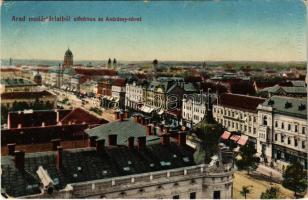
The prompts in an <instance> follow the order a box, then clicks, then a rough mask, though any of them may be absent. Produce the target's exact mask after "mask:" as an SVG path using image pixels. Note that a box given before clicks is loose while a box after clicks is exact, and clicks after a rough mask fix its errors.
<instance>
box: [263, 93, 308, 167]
mask: <svg viewBox="0 0 308 200" xmlns="http://www.w3.org/2000/svg"><path fill="white" fill-rule="evenodd" d="M258 124H259V127H258V135H259V138H260V145H258V152H261V155H262V156H263V157H264V158H265V159H266V160H267V161H268V162H271V161H274V164H275V165H277V167H278V168H280V169H283V168H285V167H286V165H287V164H288V163H290V162H292V161H295V160H297V161H300V162H301V163H302V164H303V165H304V166H305V168H307V99H306V98H304V99H296V98H291V97H282V96H272V97H271V98H269V99H267V100H266V101H265V102H264V103H262V104H260V105H259V106H258Z"/></svg>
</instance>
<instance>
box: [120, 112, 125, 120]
mask: <svg viewBox="0 0 308 200" xmlns="http://www.w3.org/2000/svg"><path fill="white" fill-rule="evenodd" d="M120 121H121V122H123V121H124V113H121V114H120Z"/></svg>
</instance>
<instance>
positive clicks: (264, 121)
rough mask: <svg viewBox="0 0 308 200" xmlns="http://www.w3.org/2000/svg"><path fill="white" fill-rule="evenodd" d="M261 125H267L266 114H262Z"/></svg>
mask: <svg viewBox="0 0 308 200" xmlns="http://www.w3.org/2000/svg"><path fill="white" fill-rule="evenodd" d="M263 125H265V126H267V116H263Z"/></svg>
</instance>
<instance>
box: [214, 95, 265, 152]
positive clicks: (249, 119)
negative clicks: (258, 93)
mask: <svg viewBox="0 0 308 200" xmlns="http://www.w3.org/2000/svg"><path fill="white" fill-rule="evenodd" d="M264 101H265V99H264V98H259V97H253V96H247V95H238V94H229V93H226V94H222V95H220V96H219V97H218V100H217V103H216V104H214V105H213V116H214V118H215V120H216V121H217V122H219V123H220V124H222V125H223V126H224V127H225V128H226V129H227V130H229V131H236V132H240V133H242V134H244V135H247V136H248V137H249V141H250V142H253V143H254V144H255V145H256V148H257V149H259V148H260V147H259V145H260V142H258V141H259V137H260V136H259V133H258V128H259V124H258V110H257V107H258V105H259V104H260V103H263V102H264Z"/></svg>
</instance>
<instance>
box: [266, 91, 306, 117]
mask: <svg viewBox="0 0 308 200" xmlns="http://www.w3.org/2000/svg"><path fill="white" fill-rule="evenodd" d="M262 105H263V106H270V107H272V108H274V112H278V113H283V114H286V115H291V116H297V117H300V118H304V119H307V98H301V99H299V98H292V97H283V96H272V97H271V98H269V99H267V100H266V101H265V102H264V103H263V104H262Z"/></svg>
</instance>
